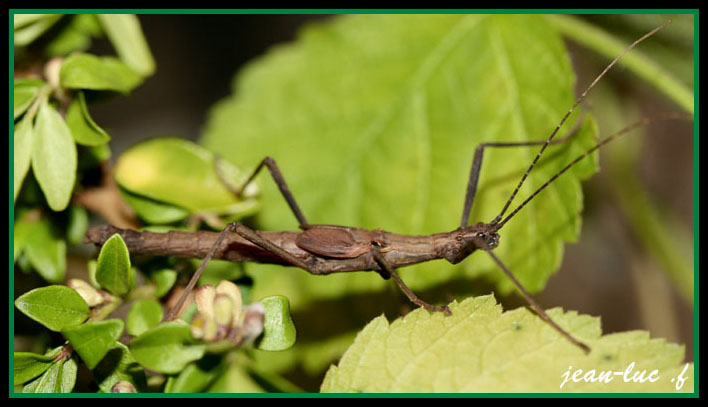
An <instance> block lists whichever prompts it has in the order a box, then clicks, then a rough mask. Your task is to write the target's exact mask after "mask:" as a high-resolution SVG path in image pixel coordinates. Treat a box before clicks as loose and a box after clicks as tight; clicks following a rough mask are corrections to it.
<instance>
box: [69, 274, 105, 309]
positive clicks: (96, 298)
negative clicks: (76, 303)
mask: <svg viewBox="0 0 708 407" xmlns="http://www.w3.org/2000/svg"><path fill="white" fill-rule="evenodd" d="M66 285H67V286H69V287H71V288H73V289H74V290H75V291H76V292H77V293H79V295H80V296H81V298H83V299H84V301H86V303H87V304H88V306H89V307H95V306H96V305H100V304H102V303H103V300H104V298H103V296H102V295H101V293H100V292H98V290H96V289H95V288H93V287H92V286H91V284H89V283H87V282H86V281H84V280H81V279H78V278H72V279H70V280H69V281H68V282H67V283H66Z"/></svg>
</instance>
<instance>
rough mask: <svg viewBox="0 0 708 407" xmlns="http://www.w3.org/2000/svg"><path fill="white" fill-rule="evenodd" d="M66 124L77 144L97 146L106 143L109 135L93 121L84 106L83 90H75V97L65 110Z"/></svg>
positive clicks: (109, 138)
mask: <svg viewBox="0 0 708 407" xmlns="http://www.w3.org/2000/svg"><path fill="white" fill-rule="evenodd" d="M66 124H67V125H68V126H69V129H71V135H72V136H74V140H76V142H77V143H78V144H82V145H85V146H99V145H102V144H106V143H108V142H109V141H110V140H111V137H110V136H109V135H108V133H106V132H105V131H104V130H103V129H102V128H100V127H98V125H97V124H96V123H95V122H94V121H93V119H92V118H91V115H89V111H88V108H87V107H86V96H84V92H77V93H76V98H75V99H74V101H73V102H72V103H71V105H70V106H69V109H68V110H67V112H66Z"/></svg>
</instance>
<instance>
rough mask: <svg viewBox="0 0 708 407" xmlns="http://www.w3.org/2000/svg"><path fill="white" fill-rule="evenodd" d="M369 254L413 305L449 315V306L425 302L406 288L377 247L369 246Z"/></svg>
mask: <svg viewBox="0 0 708 407" xmlns="http://www.w3.org/2000/svg"><path fill="white" fill-rule="evenodd" d="M371 255H372V256H373V257H374V260H375V261H376V263H377V264H378V265H379V266H380V267H381V268H382V269H383V270H384V271H385V272H386V273H387V274H388V275H389V276H391V277H392V278H393V281H395V282H396V284H397V285H398V287H399V288H400V289H401V291H403V293H404V294H405V295H406V297H408V299H409V300H411V302H412V303H414V304H415V305H417V306H419V307H423V308H425V309H426V310H428V311H431V312H443V313H445V315H450V314H451V312H450V308H448V306H447V305H443V306H435V305H430V304H428V303H427V302H425V301H423V300H421V299H420V298H418V296H417V295H415V294H414V293H413V291H411V289H410V288H408V286H406V284H405V283H404V282H403V280H401V277H400V276H399V275H398V273H396V270H394V269H393V268H392V267H391V266H390V265H389V264H388V263H387V262H386V259H385V258H384V256H383V254H381V252H380V251H379V250H378V249H377V248H375V247H372V248H371ZM380 274H382V276H383V273H380Z"/></svg>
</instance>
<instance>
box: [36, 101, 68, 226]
mask: <svg viewBox="0 0 708 407" xmlns="http://www.w3.org/2000/svg"><path fill="white" fill-rule="evenodd" d="M32 171H33V172H34V176H35V178H36V179H37V182H38V183H39V186H40V188H42V192H44V196H45V198H46V199H47V203H48V204H49V207H50V208H52V210H54V211H57V212H58V211H62V210H64V209H65V208H66V207H67V205H69V200H70V199H71V192H72V190H73V189H74V182H75V181H76V144H74V139H73V138H72V137H71V131H70V130H69V128H68V127H67V125H66V123H65V122H64V119H63V118H62V117H61V115H60V114H59V112H57V111H56V109H54V107H52V105H50V104H49V103H48V102H47V100H44V101H43V102H42V104H41V106H40V107H39V112H38V113H37V122H36V123H35V127H34V140H33V142H32Z"/></svg>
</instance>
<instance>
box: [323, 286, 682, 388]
mask: <svg viewBox="0 0 708 407" xmlns="http://www.w3.org/2000/svg"><path fill="white" fill-rule="evenodd" d="M450 308H451V310H452V316H450V317H445V316H444V315H443V314H442V313H435V314H431V313H429V312H428V311H425V310H423V309H418V310H416V311H413V312H411V313H410V314H408V315H406V316H405V317H403V318H399V319H397V320H396V321H394V322H393V323H391V324H389V323H388V321H387V320H386V318H385V317H383V316H381V317H378V318H376V319H374V320H373V321H371V322H370V323H369V324H368V325H367V326H366V328H364V330H363V331H362V332H360V333H359V335H358V336H357V339H356V340H355V341H354V344H353V345H352V346H351V347H350V348H349V349H348V350H347V352H346V353H345V354H344V356H343V357H342V359H341V360H340V362H339V364H338V365H337V366H332V367H331V368H330V370H329V371H328V372H327V376H326V377H325V380H324V382H323V384H322V391H323V392H558V391H564V392H676V391H677V390H678V389H677V388H676V385H677V383H676V381H677V377H678V376H679V375H680V374H681V373H682V371H683V377H685V378H687V381H686V382H684V385H683V387H682V388H681V389H680V391H683V392H692V391H693V364H688V368H686V369H685V371H684V367H685V366H686V365H685V364H683V363H682V362H683V358H684V349H683V347H682V346H678V345H674V344H667V343H665V342H664V341H663V340H661V339H650V338H649V334H648V333H647V332H642V331H633V332H624V333H618V334H610V335H605V336H602V335H601V329H600V321H599V318H592V317H589V316H587V315H577V313H575V312H567V313H563V312H562V310H560V309H558V308H555V309H552V310H550V311H549V312H548V313H549V315H550V316H551V318H553V319H554V320H555V321H556V322H557V323H558V324H559V325H561V326H562V327H564V328H565V329H568V330H569V331H570V332H571V333H572V334H573V335H575V336H576V337H577V338H579V339H580V340H582V341H583V342H585V343H586V344H588V345H589V346H590V348H591V349H592V352H591V353H590V354H589V355H585V354H584V353H583V351H582V350H581V349H579V348H578V347H576V346H575V345H573V344H571V343H570V342H569V341H567V340H566V339H565V338H563V337H562V336H560V334H558V333H557V332H556V331H555V330H553V328H551V327H550V326H549V325H548V324H547V323H545V322H544V321H543V320H541V319H540V318H539V317H537V316H536V315H534V314H532V313H531V312H530V311H528V310H527V309H525V308H519V309H516V310H513V311H507V312H502V309H501V306H500V305H498V304H497V303H496V301H495V299H494V297H493V296H491V295H489V296H483V297H477V298H469V299H467V300H464V301H463V302H461V303H459V304H458V303H453V304H452V305H451V307H450ZM632 364H633V365H632ZM630 365H631V366H633V369H631V370H632V374H634V373H637V372H641V371H643V370H646V373H645V374H644V376H645V377H648V376H649V373H650V372H651V371H653V370H655V369H656V370H658V373H657V374H656V376H657V377H659V379H658V380H656V381H654V382H650V381H645V382H644V383H638V382H632V381H626V380H625V379H624V377H625V376H622V377H615V376H616V375H612V376H613V380H611V381H610V382H609V383H605V382H597V381H595V382H590V381H586V380H581V381H575V380H569V381H567V382H565V383H564V373H566V372H570V375H568V377H571V378H572V374H573V372H575V371H577V370H582V372H583V373H582V375H586V374H587V372H589V371H590V370H591V369H594V371H593V374H594V376H595V377H598V375H599V373H600V372H601V371H612V372H615V371H617V372H626V371H627V369H628V368H630ZM632 374H629V375H628V376H626V377H630V378H631V377H633V376H632ZM582 375H581V377H582ZM620 375H621V374H620ZM617 376H619V375H617ZM586 377H587V376H586ZM672 379H673V380H672ZM561 385H562V387H561Z"/></svg>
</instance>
